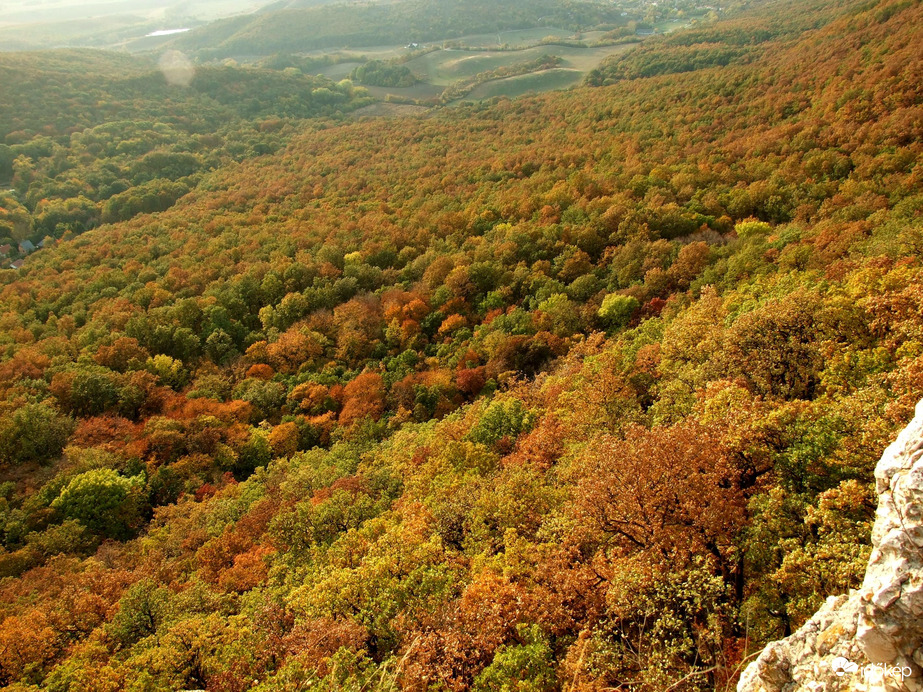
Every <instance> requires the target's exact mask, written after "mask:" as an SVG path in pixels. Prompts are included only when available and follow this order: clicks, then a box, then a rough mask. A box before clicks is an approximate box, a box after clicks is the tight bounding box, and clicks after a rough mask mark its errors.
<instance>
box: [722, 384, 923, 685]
mask: <svg viewBox="0 0 923 692" xmlns="http://www.w3.org/2000/svg"><path fill="white" fill-rule="evenodd" d="M875 480H876V483H877V491H878V511H877V513H876V516H875V527H874V529H873V531H872V554H871V557H870V558H869V564H868V567H867V569H866V572H865V579H864V580H863V582H862V587H861V588H860V589H859V590H857V591H853V592H852V593H850V594H849V595H848V596H847V595H843V596H835V597H830V598H829V599H828V600H827V602H826V603H825V604H824V606H823V607H822V608H821V609H820V610H819V611H818V612H817V613H816V614H815V615H814V617H812V618H811V619H810V620H808V622H807V623H805V625H804V626H803V627H802V628H801V629H800V630H798V631H797V632H796V633H795V634H793V635H792V636H790V637H788V638H787V639H783V640H781V641H777V642H773V643H772V644H770V645H769V646H767V647H766V648H765V649H764V650H763V652H762V653H761V654H760V656H759V658H757V660H756V661H754V662H753V663H751V664H750V665H749V666H748V667H747V669H746V670H745V671H744V674H743V675H742V676H741V679H740V683H739V684H738V686H737V689H738V692H795V691H796V690H811V691H817V692H821V691H822V692H840V691H846V690H854V691H856V692H860V691H864V690H887V691H888V692H892V691H893V692H920V691H923V401H921V402H920V403H919V404H917V409H916V416H915V417H914V419H913V420H912V421H911V422H910V425H908V426H907V427H906V428H905V429H904V430H903V431H902V432H901V434H900V435H899V436H898V438H897V440H896V441H895V442H894V443H893V444H892V445H891V446H889V447H888V448H887V449H886V450H885V453H884V455H883V456H882V457H881V461H879V462H878V466H877V467H876V469H875Z"/></svg>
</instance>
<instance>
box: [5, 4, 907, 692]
mask: <svg viewBox="0 0 923 692" xmlns="http://www.w3.org/2000/svg"><path fill="white" fill-rule="evenodd" d="M921 46H923V5H921V3H920V2H919V0H881V1H875V0H872V1H866V0H837V1H836V2H820V1H818V0H774V1H773V2H763V1H761V0H756V1H754V2H751V3H744V4H743V5H742V6H741V7H739V8H737V9H736V10H735V11H733V12H728V13H726V15H722V16H721V17H720V18H718V19H716V20H714V21H710V22H701V23H698V24H696V25H695V26H691V27H689V28H686V29H681V30H677V31H672V32H669V33H663V34H659V35H656V36H653V37H651V38H650V39H649V40H648V39H646V40H644V41H643V42H640V43H638V44H637V45H636V46H635V47H633V48H632V49H631V50H626V51H624V52H620V53H618V54H617V55H613V56H611V57H610V58H608V59H607V60H606V61H605V62H603V63H602V64H601V65H600V66H599V67H597V68H596V69H594V70H593V71H592V72H591V73H590V74H589V75H588V77H587V78H586V80H585V81H584V82H583V83H582V84H580V85H578V86H576V87H572V88H570V89H567V90H565V91H558V92H547V93H542V94H538V95H531V96H525V97H521V98H516V99H509V98H493V99H488V100H484V101H468V102H464V103H461V104H456V105H454V106H452V107H438V106H437V107H433V108H429V109H427V110H425V111H424V110H423V109H419V110H418V111H415V112H414V113H408V114H400V113H388V114H386V115H381V114H379V113H378V112H377V111H374V110H369V109H370V107H371V108H372V109H374V104H375V103H376V100H375V97H374V94H371V93H370V92H369V90H367V89H366V88H364V87H363V86H361V85H359V84H358V83H356V84H354V83H353V82H351V81H350V80H348V79H345V80H341V81H334V80H332V79H329V78H327V77H324V76H322V75H317V74H307V73H305V72H303V71H301V70H294V69H292V68H291V67H287V68H286V67H284V65H282V64H280V67H279V68H278V69H275V68H272V67H271V66H266V65H262V66H258V65H251V66H247V65H230V64H224V63H211V62H204V61H203V62H201V64H196V65H195V74H194V76H193V77H191V79H190V80H187V81H186V82H185V83H181V84H177V83H175V82H172V83H171V81H170V80H167V79H165V78H164V76H163V74H162V73H161V70H160V69H158V61H157V58H156V56H155V57H145V56H134V55H129V54H123V53H118V52H104V51H94V50H88V49H80V50H76V49H74V50H60V51H46V52H35V53H0V90H2V94H3V96H2V98H0V185H2V188H3V191H2V192H0V255H2V257H0V262H2V264H3V266H4V267H5V268H3V269H0V685H5V686H6V687H5V688H6V689H10V690H15V691H16V692H27V691H33V690H53V691H55V692H66V691H73V692H77V691H81V692H82V691H84V690H93V691H97V690H98V691H100V692H108V691H112V692H115V691H116V690H131V691H133V692H155V691H158V692H159V691H162V690H163V691H167V690H186V689H190V690H199V689H201V690H210V691H211V690H214V691H216V692H244V691H245V690H258V691H260V692H268V691H271V690H272V691H275V690H283V691H290V692H295V691H300V690H309V689H310V690H328V691H331V692H332V691H334V690H347V691H351V692H360V691H379V692H385V691H392V690H407V691H411V692H424V691H433V692H436V691H441V692H462V691H465V690H474V691H476V692H493V691H503V692H555V691H558V690H561V691H567V692H602V691H603V690H616V689H617V690H634V691H638V692H663V691H665V690H672V691H679V692H693V691H705V690H730V689H733V688H734V686H735V685H736V680H737V677H738V676H739V674H740V672H741V670H742V668H743V666H744V665H746V663H747V662H748V661H749V660H752V656H753V655H754V654H755V653H756V652H758V651H759V650H760V649H761V648H762V646H764V645H765V644H766V643H767V642H768V641H770V640H773V639H777V638H779V637H782V636H785V635H787V634H790V633H791V632H792V631H793V630H794V629H797V628H798V627H799V626H800V625H801V624H802V623H803V622H804V621H805V620H806V619H807V618H808V617H809V616H810V615H811V614H812V613H813V612H814V611H815V610H816V609H817V608H818V607H819V606H820V605H821V604H822V603H823V602H824V600H825V599H826V597H827V596H828V595H831V594H837V593H841V592H844V591H846V590H847V589H849V588H855V587H856V586H858V584H859V583H860V581H861V577H862V575H863V573H864V569H865V563H866V560H867V558H868V554H869V550H870V547H869V539H870V531H871V525H872V522H873V520H874V514H875V492H874V479H873V469H874V464H875V462H876V461H877V459H878V457H879V456H880V455H881V452H882V450H883V449H884V447H885V446H886V445H887V444H888V443H889V442H890V440H891V439H892V438H893V436H894V435H895V433H896V431H897V430H899V429H900V428H901V427H902V426H903V425H904V424H905V423H906V422H907V421H908V420H909V418H910V417H911V415H912V411H913V407H914V405H915V404H916V402H917V401H918V400H919V399H920V398H921V396H923V262H921V256H923V165H921V161H923V158H921V157H923V52H921V49H920V48H921ZM282 63H284V64H288V65H291V60H289V62H287V63H286V62H285V61H284V60H283V61H282ZM373 67H374V68H375V69H381V64H376V65H374V66H373ZM402 74H403V73H402Z"/></svg>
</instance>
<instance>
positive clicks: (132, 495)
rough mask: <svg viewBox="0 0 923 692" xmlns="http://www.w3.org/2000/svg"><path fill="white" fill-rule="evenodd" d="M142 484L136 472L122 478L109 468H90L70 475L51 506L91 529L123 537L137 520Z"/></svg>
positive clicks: (129, 533)
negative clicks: (76, 474) (134, 474)
mask: <svg viewBox="0 0 923 692" xmlns="http://www.w3.org/2000/svg"><path fill="white" fill-rule="evenodd" d="M144 485H145V484H144V477H143V476H140V475H139V476H133V477H131V478H125V477H124V476H120V475H119V474H118V473H117V472H115V471H113V470H112V469H94V470H92V471H87V472H86V473H81V474H80V475H79V476H76V477H75V478H73V479H71V481H70V482H69V483H68V484H67V485H66V486H65V487H64V489H63V490H62V491H61V493H60V494H59V495H58V497H56V498H55V499H54V501H53V502H52V503H51V506H52V507H53V508H54V509H55V510H57V511H58V512H59V513H60V514H61V515H63V516H64V517H67V518H70V519H76V520H78V521H79V522H80V523H82V524H83V525H84V526H86V527H87V528H88V529H90V530H91V531H93V532H95V533H98V534H101V535H103V536H107V537H109V538H116V539H125V538H128V537H129V536H131V534H132V533H133V531H134V529H135V528H137V526H138V524H139V520H140V515H141V509H142V503H141V492H142V490H143V489H144Z"/></svg>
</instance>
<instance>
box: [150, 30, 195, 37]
mask: <svg viewBox="0 0 923 692" xmlns="http://www.w3.org/2000/svg"><path fill="white" fill-rule="evenodd" d="M184 31H189V29H161V30H160V31H152V32H151V33H149V34H145V35H144V37H145V38H147V37H148V36H170V35H172V34H181V33H183V32H184Z"/></svg>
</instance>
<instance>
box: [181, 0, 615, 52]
mask: <svg viewBox="0 0 923 692" xmlns="http://www.w3.org/2000/svg"><path fill="white" fill-rule="evenodd" d="M626 21H627V20H626V19H625V18H624V17H623V16H622V12H621V11H620V8H618V7H616V6H614V5H611V4H608V3H597V2H584V1H579V0H510V1H509V2H501V3H498V2H493V1H492V0H475V1H474V2H460V1H459V0H401V1H400V2H393V3H370V4H333V5H327V6H321V7H316V6H310V7H300V6H298V4H297V3H292V4H288V5H286V6H285V7H284V8H281V9H275V8H274V7H271V8H268V9H266V10H265V11H263V12H259V13H256V14H253V15H246V16H241V17H233V18H229V19H224V20H219V21H216V22H212V23H211V24H208V25H206V26H203V27H200V28H198V29H195V30H193V31H190V32H188V33H186V34H183V35H182V36H180V37H178V38H177V39H175V40H174V41H173V42H172V43H171V44H170V45H171V47H174V48H176V49H178V50H184V51H189V52H193V53H195V54H196V55H198V56H200V57H202V58H219V57H227V56H241V55H270V54H273V53H280V52H300V51H310V50H315V49H320V48H347V47H365V46H380V45H390V44H402V45H403V44H409V43H419V42H425V41H442V40H445V39H451V38H456V37H460V36H465V35H470V34H479V33H491V32H493V33H495V32H497V31H508V30H512V29H526V28H533V27H540V26H548V27H563V28H568V29H573V30H578V29H585V28H589V27H594V26H598V25H606V26H609V27H610V28H611V27H612V26H616V25H619V24H625V23H626Z"/></svg>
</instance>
